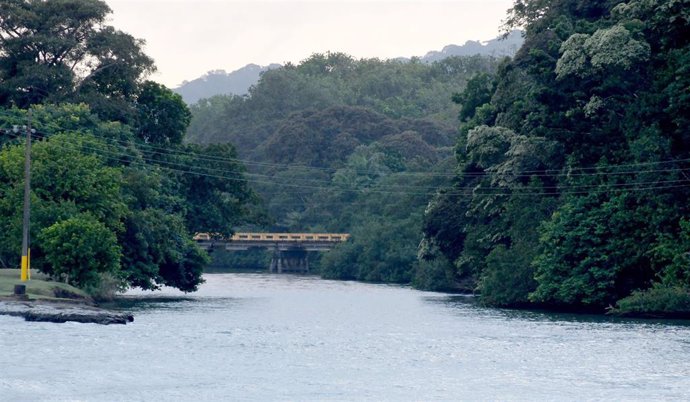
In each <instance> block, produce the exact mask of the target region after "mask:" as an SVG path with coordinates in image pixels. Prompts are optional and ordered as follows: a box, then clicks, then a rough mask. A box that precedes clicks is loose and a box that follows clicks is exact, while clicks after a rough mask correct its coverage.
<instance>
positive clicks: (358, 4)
mask: <svg viewBox="0 0 690 402" xmlns="http://www.w3.org/2000/svg"><path fill="white" fill-rule="evenodd" d="M105 1H106V3H108V5H109V6H110V8H112V9H113V14H111V16H110V21H109V23H110V24H111V25H113V26H114V27H115V28H117V29H120V30H122V31H124V32H127V33H129V34H131V35H133V36H134V37H135V38H139V39H144V40H146V46H145V48H144V50H145V52H146V54H148V55H149V56H151V57H153V59H154V60H155V62H156V66H157V67H158V72H157V73H155V74H154V75H153V76H152V77H150V78H151V79H153V80H155V81H158V82H160V83H162V84H165V85H167V86H169V87H171V88H173V87H177V86H178V85H180V84H181V83H182V81H184V80H190V81H191V80H193V79H195V78H197V77H200V76H201V75H203V74H205V73H206V72H208V71H210V70H226V71H228V72H230V71H233V70H236V69H238V68H241V67H243V66H245V65H247V64H249V63H255V64H259V65H268V64H270V63H280V64H284V63H286V62H288V61H289V62H293V63H299V62H300V61H302V60H304V59H306V58H307V57H309V56H310V55H311V54H313V53H324V52H326V51H332V52H344V53H348V54H350V55H352V56H353V57H355V58H367V57H379V58H381V59H387V58H395V57H410V56H423V55H424V54H425V53H426V52H428V51H430V50H441V49H442V48H443V47H444V46H445V45H449V44H456V45H462V44H463V43H465V42H466V41H467V40H488V39H492V38H494V37H496V36H497V35H498V34H499V27H500V25H501V22H502V20H503V19H505V16H506V11H507V10H508V9H509V8H510V7H511V5H512V0H446V1H436V0H429V1H419V0H408V1H401V0H369V1H367V0H321V1H316V0H312V1H293V0H254V1H246V0H244V1H241V0H105Z"/></svg>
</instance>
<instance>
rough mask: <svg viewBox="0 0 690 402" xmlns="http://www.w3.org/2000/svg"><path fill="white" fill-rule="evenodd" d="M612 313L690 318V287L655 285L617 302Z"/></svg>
mask: <svg viewBox="0 0 690 402" xmlns="http://www.w3.org/2000/svg"><path fill="white" fill-rule="evenodd" d="M609 313H611V314H615V315H621V316H665V317H666V316H672V317H685V318H690V289H688V288H685V287H665V286H655V287H653V288H651V289H648V290H645V291H637V292H633V294H632V295H630V296H628V297H626V298H624V299H621V300H619V301H618V303H616V308H614V309H612V310H610V312H609Z"/></svg>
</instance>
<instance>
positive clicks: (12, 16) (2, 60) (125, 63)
mask: <svg viewBox="0 0 690 402" xmlns="http://www.w3.org/2000/svg"><path fill="white" fill-rule="evenodd" d="M110 12H111V10H110V8H109V7H108V5H107V4H106V3H105V2H103V1H100V0H63V1H23V0H10V1H5V2H3V3H2V5H0V37H1V38H2V41H0V77H2V80H1V81H0V105H2V106H5V107H7V106H9V105H17V106H18V107H24V108H25V107H28V106H30V105H33V104H39V103H63V102H86V103H88V104H89V105H90V106H91V108H92V110H94V111H96V112H97V113H98V114H99V116H101V117H102V118H104V119H116V120H125V121H127V120H130V119H131V118H132V117H133V108H132V107H131V101H132V100H133V99H134V97H135V96H136V94H137V89H138V79H139V78H140V77H141V76H142V75H143V74H146V73H148V72H150V71H152V70H153V61H152V60H151V59H150V58H149V57H148V56H146V55H145V54H144V53H143V52H142V51H141V46H142V44H143V42H142V41H140V40H136V39H134V38H133V37H131V36H130V35H128V34H126V33H123V32H120V31H117V30H115V29H114V28H113V27H111V26H109V25H105V21H106V19H107V16H108V14H109V13H110Z"/></svg>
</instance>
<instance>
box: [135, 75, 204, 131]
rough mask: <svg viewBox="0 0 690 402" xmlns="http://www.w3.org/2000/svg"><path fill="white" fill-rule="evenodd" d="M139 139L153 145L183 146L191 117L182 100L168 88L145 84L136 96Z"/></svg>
mask: <svg viewBox="0 0 690 402" xmlns="http://www.w3.org/2000/svg"><path fill="white" fill-rule="evenodd" d="M136 105H137V112H138V114H139V116H138V121H139V123H138V126H139V132H138V135H139V137H140V138H141V139H142V140H144V141H145V142H150V143H153V144H172V145H177V144H180V143H181V142H182V137H184V134H185V131H186V130H187V126H189V121H190V120H191V118H192V113H191V112H190V111H189V108H187V105H186V104H185V103H184V101H183V100H182V97H181V96H180V95H178V94H176V93H174V92H173V91H171V90H169V89H168V88H166V87H164V86H162V85H160V84H157V83H155V82H152V81H146V82H145V83H144V84H143V85H142V87H141V90H140V92H139V95H138V96H137V102H136Z"/></svg>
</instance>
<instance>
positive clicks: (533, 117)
mask: <svg viewBox="0 0 690 402" xmlns="http://www.w3.org/2000/svg"><path fill="white" fill-rule="evenodd" d="M687 3H688V2H687V1H685V0H681V1H677V0H665V1H659V2H652V1H645V0H640V1H636V0H633V1H627V2H624V1H604V0H600V1H591V2H589V1H588V2H584V1H565V0H563V1H561V0H558V1H541V0H529V1H522V0H519V1H515V3H514V7H513V8H512V9H511V11H510V14H509V17H508V20H507V26H508V27H511V26H512V27H514V26H520V25H523V24H524V25H525V26H526V27H527V31H526V42H525V44H524V46H523V48H522V49H521V50H520V51H519V52H518V54H517V55H516V56H515V58H514V59H513V60H511V61H507V62H505V63H503V64H502V65H501V66H500V67H499V69H498V72H497V75H496V77H495V78H493V79H492V80H489V79H488V78H487V77H482V78H481V79H478V82H477V83H476V86H475V85H474V83H473V87H472V88H470V86H469V85H468V88H467V91H466V92H465V93H461V94H460V95H458V96H456V97H455V99H456V101H458V102H460V103H461V104H462V107H463V110H465V105H466V107H467V109H466V110H467V113H466V114H463V115H462V120H463V124H462V127H461V133H462V135H461V138H460V139H459V141H458V144H457V146H456V157H457V159H458V167H457V172H458V176H457V178H456V179H455V182H454V184H453V185H452V186H450V187H447V188H445V189H444V190H443V191H441V192H440V193H439V195H437V196H436V197H435V199H434V200H433V201H432V203H431V204H430V206H429V208H428V209H427V213H426V215H425V223H424V232H425V240H424V242H423V243H422V244H428V245H432V246H434V247H437V248H434V247H430V248H429V250H431V254H430V256H431V257H433V255H434V254H437V253H442V254H443V255H445V256H446V257H447V258H448V259H450V260H451V261H453V263H454V264H455V266H456V273H457V275H458V276H460V277H461V278H463V277H466V278H473V280H474V281H475V285H476V287H477V288H478V289H479V290H480V292H481V293H482V297H483V300H484V302H486V303H488V304H493V305H524V304H525V303H529V302H532V303H540V304H544V305H547V306H557V307H560V308H569V309H572V308H574V309H587V310H597V311H603V309H605V308H606V307H608V306H612V305H614V304H615V303H616V302H617V301H619V300H626V302H625V303H628V304H626V306H627V307H626V309H627V308H632V307H630V306H631V304H630V303H633V304H634V303H638V304H639V303H643V302H644V303H647V302H649V303H652V304H654V303H658V304H659V305H660V306H662V307H655V308H653V309H651V310H654V309H656V308H658V309H661V310H673V309H674V308H679V309H680V308H681V307H682V306H681V304H682V303H681V302H678V303H680V304H678V303H676V301H678V300H681V301H682V300H684V297H686V296H683V297H681V296H682V295H680V296H679V294H680V293H679V292H678V291H675V290H674V291H670V290H668V289H687V286H688V275H687V272H688V261H687V252H688V249H689V247H690V242H688V240H687V232H688V224H687V222H688V217H689V216H690V209H689V208H688V205H687V202H686V200H687V198H688V196H689V195H690V194H688V187H687V183H688V177H687V174H686V172H685V169H687V160H688V159H690V137H689V136H688V135H687V124H688V119H687V118H686V117H685V116H687V115H688V111H690V108H689V107H688V105H689V103H688V99H690V98H688V97H687V96H686V95H687V88H688V82H687V79H686V77H687V74H685V73H686V72H687V71H686V70H687V64H683V63H685V61H688V60H690V59H688V57H689V55H690V40H689V39H688V33H689V32H690V18H688V17H689V16H688V11H687V6H688V4H687ZM671 21H672V22H671ZM681 60H683V61H681ZM489 82H493V85H492V86H489V85H488V83H489ZM478 88H479V89H481V90H478ZM482 88H483V89H482ZM487 91H489V92H488V93H487ZM477 99H478V100H477ZM487 99H490V101H486V100H487ZM483 101H486V102H489V103H488V104H487V103H485V104H484V105H480V106H477V105H479V104H480V103H481V102H483ZM453 193H455V194H458V196H446V194H453ZM462 195H465V197H463V196H462ZM646 289H652V290H650V291H649V292H645V290H646ZM657 289H664V290H657ZM681 293H682V292H681ZM631 295H634V296H631ZM676 296H677V297H676ZM626 298H627V299H626ZM674 303H675V304H674ZM663 305H667V307H663ZM670 306H675V307H670ZM645 309H649V308H647V307H645Z"/></svg>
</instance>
